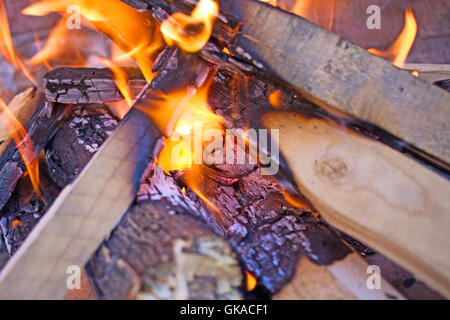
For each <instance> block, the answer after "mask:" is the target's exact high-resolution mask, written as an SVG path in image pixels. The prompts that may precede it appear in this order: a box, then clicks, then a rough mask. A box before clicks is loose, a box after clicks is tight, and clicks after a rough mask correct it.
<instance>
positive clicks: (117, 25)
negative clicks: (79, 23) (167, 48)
mask: <svg viewBox="0 0 450 320" xmlns="http://www.w3.org/2000/svg"><path fill="white" fill-rule="evenodd" d="M69 6H76V7H77V8H79V10H80V14H81V15H82V16H83V17H84V18H85V19H86V20H88V21H90V22H92V24H93V25H94V26H95V28H96V29H97V30H99V31H100V32H102V33H104V34H106V35H107V36H108V37H109V38H110V39H111V40H112V41H113V42H114V43H115V44H117V45H118V46H119V47H120V48H121V50H122V51H123V52H125V53H126V54H127V55H129V56H130V57H131V58H133V59H134V60H135V61H136V62H137V64H138V65H139V68H140V69H141V72H142V74H143V75H144V77H145V79H146V80H147V81H148V82H150V81H151V80H152V79H153V78H154V74H153V72H152V71H151V70H152V64H153V55H154V54H155V53H156V51H157V50H158V49H160V48H161V46H162V36H161V34H160V32H159V28H158V25H157V24H156V23H155V22H154V20H151V18H150V17H149V16H147V14H146V13H143V12H139V11H137V10H135V9H134V8H132V7H130V6H129V5H127V4H125V3H123V2H122V1H120V0H110V1H108V3H107V4H105V3H103V2H102V1H97V0H42V1H40V2H37V3H34V4H32V5H30V6H29V7H27V8H25V9H24V10H23V11H22V12H23V13H24V14H27V15H36V16H43V15H46V14H49V13H51V12H59V13H63V14H65V12H66V10H67V8H68V7H69Z"/></svg>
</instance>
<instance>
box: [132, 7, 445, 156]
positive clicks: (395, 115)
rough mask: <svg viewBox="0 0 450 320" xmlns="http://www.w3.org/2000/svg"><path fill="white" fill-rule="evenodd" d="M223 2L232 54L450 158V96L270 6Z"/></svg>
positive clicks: (221, 25)
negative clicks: (447, 121)
mask: <svg viewBox="0 0 450 320" xmlns="http://www.w3.org/2000/svg"><path fill="white" fill-rule="evenodd" d="M142 2H144V3H147V4H149V5H151V6H155V7H161V8H163V9H164V10H166V11H168V12H169V13H172V12H175V11H181V12H184V13H188V12H190V10H192V8H193V5H194V4H193V3H192V2H191V1H185V0H174V1H170V2H169V1H164V0H142ZM133 3H136V1H133ZM219 4H220V15H219V18H218V19H217V21H216V23H215V25H214V29H213V36H215V37H216V38H217V39H218V40H219V41H222V42H223V43H225V44H226V45H227V47H228V49H229V50H230V51H231V52H232V53H233V54H234V55H235V56H238V57H242V58H244V60H247V61H250V62H252V63H253V64H255V65H256V66H259V67H261V68H262V69H265V70H266V71H267V72H268V73H270V74H272V75H274V76H276V77H278V78H280V79H282V80H284V81H286V82H288V83H290V84H291V85H293V86H294V87H296V88H297V89H299V90H300V91H301V92H303V94H304V95H305V96H306V97H307V98H308V99H310V100H312V101H313V102H315V103H317V104H318V105H320V106H322V107H324V108H328V109H330V110H338V111H340V112H344V113H347V114H349V115H350V116H353V117H356V118H358V119H360V120H363V121H367V122H368V123H372V124H374V125H376V126H379V127H381V128H383V129H385V130H386V131H388V132H389V133H391V134H393V135H394V136H396V137H398V138H400V139H402V140H404V141H406V142H407V143H409V144H411V145H413V146H415V147H417V148H418V149H420V150H422V151H423V152H425V153H427V154H428V155H431V156H432V157H435V158H437V159H440V160H441V161H443V162H445V163H447V164H449V163H450V146H449V140H448V138H447V137H448V136H449V135H450V133H449V128H448V126H447V123H446V119H448V118H449V117H450V115H448V114H449V112H450V111H449V110H448V105H449V104H450V94H449V93H446V92H444V91H443V90H440V89H439V88H436V87H434V86H432V85H430V84H428V83H426V82H424V81H422V80H420V79H417V78H415V77H414V76H412V75H410V74H409V72H406V71H400V70H398V68H396V67H395V66H393V65H391V64H390V63H388V62H386V61H384V60H383V59H381V58H379V57H376V56H373V55H371V54H369V53H368V52H367V51H366V50H364V49H362V48H360V47H358V46H356V45H354V44H352V43H350V42H348V41H346V40H344V39H343V38H341V37H339V36H337V35H334V34H332V33H330V32H328V31H326V30H324V29H322V28H320V27H319V26H317V25H315V24H313V23H311V22H309V21H307V20H305V19H303V18H301V17H298V16H296V15H293V14H290V13H288V12H285V11H283V10H280V9H278V8H275V7H272V6H270V5H268V4H267V3H263V2H260V1H257V0H245V1H236V0H221V1H219ZM239 22H242V25H241V27H240V28H238V26H239V25H240V24H239ZM280 37H282V38H280ZM318 52H320V53H321V54H317V53H318ZM424 106H426V108H424Z"/></svg>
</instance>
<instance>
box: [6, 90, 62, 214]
mask: <svg viewBox="0 0 450 320" xmlns="http://www.w3.org/2000/svg"><path fill="white" fill-rule="evenodd" d="M37 99H39V103H38V104H37V109H36V111H35V113H34V114H33V116H32V117H31V119H30V120H29V122H28V124H27V125H26V126H25V128H26V129H27V131H28V139H30V141H31V144H32V145H33V151H34V153H33V154H30V155H31V156H32V157H37V156H38V155H39V153H40V152H41V151H42V150H43V149H44V147H45V146H46V145H47V143H48V142H49V141H50V139H51V138H52V137H53V136H54V134H55V133H56V132H57V130H58V121H59V120H60V119H61V118H63V117H64V116H65V115H66V114H67V113H68V111H69V112H70V109H67V108H65V107H57V108H53V106H52V104H51V103H48V102H45V101H44V97H43V95H42V94H41V95H39V96H38V97H37ZM30 160H31V159H30ZM24 172H25V164H24V163H23V160H22V158H21V156H20V153H19V151H18V150H17V148H16V146H15V144H14V143H11V144H10V145H9V146H8V147H7V148H6V150H5V151H4V152H3V153H2V154H1V155H0V210H1V209H2V208H3V206H4V205H5V204H6V202H7V201H8V199H9V197H10V196H11V193H12V191H13V190H14V188H15V186H16V184H17V181H18V180H19V178H20V177H21V176H22V174H23V173H24Z"/></svg>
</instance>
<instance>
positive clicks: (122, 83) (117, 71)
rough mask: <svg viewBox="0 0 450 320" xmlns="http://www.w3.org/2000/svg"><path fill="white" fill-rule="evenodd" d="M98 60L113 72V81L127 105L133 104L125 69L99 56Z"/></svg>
mask: <svg viewBox="0 0 450 320" xmlns="http://www.w3.org/2000/svg"><path fill="white" fill-rule="evenodd" d="M99 62H100V63H102V64H104V65H105V66H106V67H108V68H109V69H110V70H111V71H112V73H113V74H114V82H115V84H116V86H117V89H119V91H120V93H121V94H122V96H123V97H124V98H125V100H126V101H127V103H128V106H130V107H131V106H132V105H133V99H132V97H131V89H130V87H129V86H128V77H127V74H126V73H125V71H123V70H122V69H121V68H120V67H118V66H117V65H116V64H114V62H113V61H111V60H108V59H104V58H99Z"/></svg>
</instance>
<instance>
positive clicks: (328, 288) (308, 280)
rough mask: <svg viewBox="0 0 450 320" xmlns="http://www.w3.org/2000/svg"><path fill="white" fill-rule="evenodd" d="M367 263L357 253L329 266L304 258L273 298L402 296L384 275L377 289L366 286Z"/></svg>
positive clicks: (322, 298) (382, 298)
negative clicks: (289, 280)
mask: <svg viewBox="0 0 450 320" xmlns="http://www.w3.org/2000/svg"><path fill="white" fill-rule="evenodd" d="M368 266H369V265H368V264H367V262H365V261H364V259H362V258H361V257H360V256H359V255H358V253H356V252H354V253H352V254H349V255H348V256H346V257H345V258H344V259H342V260H339V261H336V262H334V263H333V264H331V265H329V266H323V265H316V264H314V263H312V262H311V261H309V260H308V259H306V258H302V259H301V260H300V262H299V264H298V267H297V272H296V274H295V276H294V278H293V279H292V281H291V282H290V283H289V284H287V285H286V287H284V288H283V290H282V291H281V292H280V293H278V294H277V295H275V297H274V299H276V300H299V299H301V300H312V299H314V300H316V299H317V300H354V299H361V300H390V299H391V300H392V299H396V300H397V299H400V300H403V299H404V297H403V296H402V294H401V293H399V292H398V291H397V290H396V289H395V288H394V287H392V286H391V284H390V283H389V282H388V281H386V280H385V279H384V278H383V277H382V278H381V287H380V289H369V288H368V287H367V278H368V277H369V276H370V274H367V267H368Z"/></svg>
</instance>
